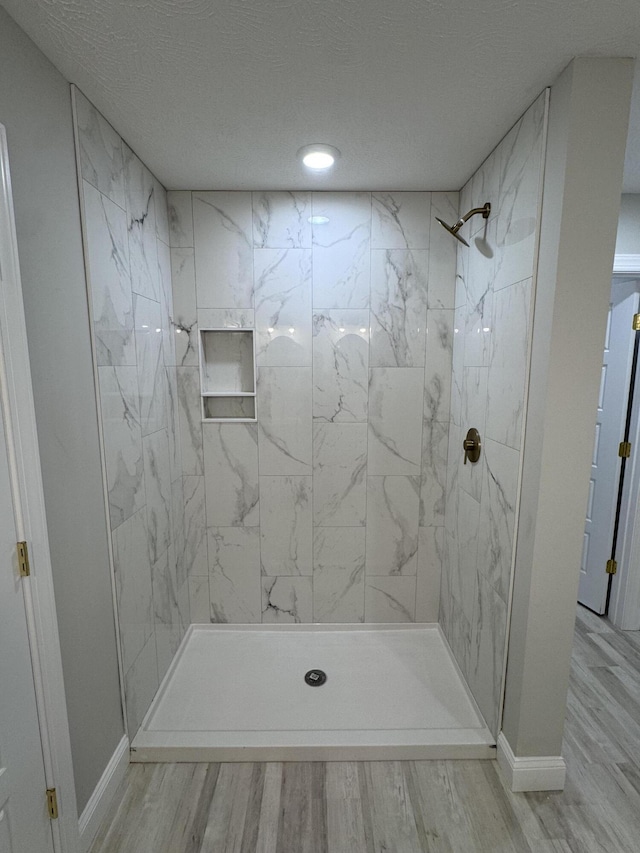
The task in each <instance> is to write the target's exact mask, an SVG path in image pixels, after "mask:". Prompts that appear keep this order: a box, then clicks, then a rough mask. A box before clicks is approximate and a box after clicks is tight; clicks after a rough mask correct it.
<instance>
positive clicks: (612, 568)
mask: <svg viewBox="0 0 640 853" xmlns="http://www.w3.org/2000/svg"><path fill="white" fill-rule="evenodd" d="M617 571H618V564H617V562H616V561H615V560H607V574H608V575H615V573H616V572H617Z"/></svg>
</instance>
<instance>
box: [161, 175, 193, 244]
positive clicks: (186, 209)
mask: <svg viewBox="0 0 640 853" xmlns="http://www.w3.org/2000/svg"><path fill="white" fill-rule="evenodd" d="M167 218H168V220H169V245H170V246H171V247H172V248H176V249H178V248H188V247H191V248H193V212H192V209H191V192H189V191H188V190H169V192H168V193H167Z"/></svg>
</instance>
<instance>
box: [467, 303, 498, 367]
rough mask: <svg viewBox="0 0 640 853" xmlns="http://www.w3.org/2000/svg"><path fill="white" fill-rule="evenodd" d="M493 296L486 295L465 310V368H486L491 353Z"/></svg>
mask: <svg viewBox="0 0 640 853" xmlns="http://www.w3.org/2000/svg"><path fill="white" fill-rule="evenodd" d="M492 306H493V294H492V293H491V292H488V293H486V294H485V295H484V296H483V297H482V298H481V299H480V301H479V302H478V303H476V304H475V305H471V306H469V307H468V308H467V312H466V316H465V318H464V364H465V367H486V366H487V365H488V364H489V357H490V351H491V323H492V321H493V312H492Z"/></svg>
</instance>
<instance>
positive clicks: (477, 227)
mask: <svg viewBox="0 0 640 853" xmlns="http://www.w3.org/2000/svg"><path fill="white" fill-rule="evenodd" d="M545 113H546V95H544V94H543V95H541V96H540V97H539V98H538V99H537V100H536V102H535V103H534V104H533V106H532V107H530V109H529V110H528V111H527V112H526V113H525V115H524V116H523V117H522V118H521V119H520V121H519V122H518V123H517V124H516V125H515V127H514V128H513V129H512V130H511V131H510V132H509V133H508V134H507V136H506V137H505V138H504V139H503V140H502V142H500V144H499V145H498V147H497V148H496V149H495V150H494V151H493V152H492V154H491V155H490V156H489V157H488V158H487V160H486V161H485V162H484V163H483V165H482V166H481V167H480V169H479V170H478V171H477V172H476V174H475V175H473V177H472V178H471V179H470V180H469V181H468V183H467V184H466V185H465V187H464V188H463V189H462V191H461V193H460V213H461V215H463V214H464V213H466V212H467V211H468V210H469V209H470V208H472V207H479V206H482V205H484V203H485V202H487V201H488V202H490V203H491V216H490V218H489V220H488V221H485V220H483V219H482V217H480V216H477V217H474V218H473V219H471V221H470V225H469V226H467V227H466V228H465V229H463V233H464V234H465V236H468V235H469V234H472V235H473V239H471V238H469V239H468V242H469V243H470V244H471V245H470V248H467V247H465V246H462V245H460V244H459V245H458V271H457V282H456V298H455V303H456V309H455V320H454V345H453V381H452V386H451V428H450V432H449V461H448V465H447V499H446V501H447V503H446V519H445V556H444V571H443V575H442V585H441V597H440V624H441V625H442V628H443V630H444V632H445V635H446V636H447V639H448V640H449V644H450V646H451V648H452V650H453V652H454V654H455V657H456V659H457V661H458V664H459V666H460V668H461V670H462V672H463V674H464V676H465V678H466V679H467V682H468V684H469V686H470V688H471V691H472V692H473V695H474V697H475V699H476V701H477V703H478V705H479V707H480V710H481V711H482V713H483V715H484V717H485V719H486V721H487V724H488V726H489V728H491V729H492V731H493V732H494V734H497V725H498V717H499V708H500V698H501V690H502V679H503V666H504V655H505V646H506V630H507V616H508V606H509V590H510V584H511V574H512V564H513V545H514V525H515V518H516V512H517V501H518V482H519V473H520V456H521V450H522V432H523V412H524V406H525V390H526V384H527V377H528V352H529V335H530V323H531V317H532V303H533V299H534V287H535V285H534V275H535V262H536V249H537V244H536V241H537V230H538V222H539V218H540V206H541V202H540V192H541V180H542V166H543V160H542V158H543V152H544V134H543V131H544V127H545ZM467 229H469V230H467ZM469 427H476V429H478V431H479V432H480V435H481V438H482V454H481V456H480V459H479V461H478V462H477V463H476V464H470V463H469V464H467V465H465V464H463V463H464V454H463V452H462V441H463V439H464V437H465V435H466V433H467V430H468V429H469Z"/></svg>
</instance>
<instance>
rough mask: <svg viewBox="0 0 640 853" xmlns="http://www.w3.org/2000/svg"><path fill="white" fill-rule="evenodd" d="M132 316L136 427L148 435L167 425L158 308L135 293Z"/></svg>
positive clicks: (160, 316)
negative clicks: (137, 399)
mask: <svg viewBox="0 0 640 853" xmlns="http://www.w3.org/2000/svg"><path fill="white" fill-rule="evenodd" d="M133 314H134V320H135V336H136V352H137V357H138V387H139V391H140V424H141V427H142V434H143V435H150V434H151V433H153V432H157V431H158V430H159V429H162V428H163V427H164V426H166V423H167V417H166V393H167V392H166V374H165V371H164V356H163V350H162V333H163V329H162V315H161V311H160V304H159V303H158V302H154V301H153V300H151V299H145V297H143V296H140V295H139V294H137V293H136V294H135V295H134V299H133Z"/></svg>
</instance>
